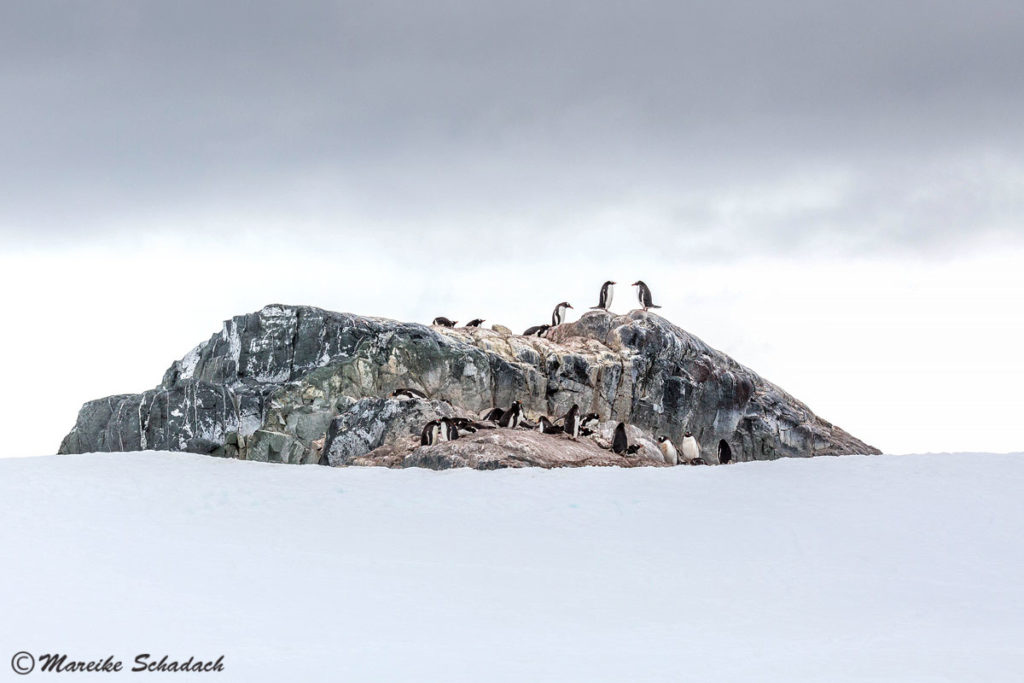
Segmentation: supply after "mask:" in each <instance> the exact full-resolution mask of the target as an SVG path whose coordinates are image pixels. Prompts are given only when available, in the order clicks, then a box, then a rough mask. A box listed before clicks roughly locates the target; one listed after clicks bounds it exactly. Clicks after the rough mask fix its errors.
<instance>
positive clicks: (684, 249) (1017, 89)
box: [0, 0, 1024, 455]
mask: <svg viewBox="0 0 1024 683" xmlns="http://www.w3.org/2000/svg"><path fill="white" fill-rule="evenodd" d="M0 92H2V93H3V96H2V97H0V188H2V193H3V194H2V197H3V201H0V238H2V240H3V250H2V253H0V285H2V287H3V291H4V292H5V294H4V308H5V314H6V315H5V325H4V328H5V332H4V334H3V335H2V340H0V352H2V354H3V355H2V357H3V358H4V359H5V360H6V362H7V364H8V367H7V372H6V373H5V374H6V377H7V382H6V390H5V391H4V392H2V393H3V396H2V398H0V409H2V411H3V415H4V416H5V418H6V426H7V428H8V429H7V435H6V446H5V448H6V449H7V450H8V451H9V452H5V453H4V455H21V454H40V453H51V452H54V451H55V450H56V447H57V445H58V444H59V442H60V439H61V437H62V436H63V434H64V433H65V432H66V431H67V430H68V429H69V428H70V426H71V425H72V424H73V423H74V418H75V414H76V412H77V408H78V406H79V405H80V404H81V403H82V402H83V401H85V400H88V399H91V398H96V397H100V396H104V395H108V394H113V393H126V392H136V391H141V390H144V389H147V388H150V387H152V386H154V385H155V384H156V383H157V382H158V381H159V380H160V377H161V375H162V373H163V370H164V369H165V368H166V367H167V366H168V365H169V364H170V362H171V361H172V360H173V359H175V358H179V357H181V356H182V355H183V354H184V353H185V352H186V351H187V350H188V349H189V348H191V347H192V346H194V345H195V344H197V343H198V342H200V341H202V340H204V339H206V338H207V337H208V336H209V335H210V334H211V333H213V332H215V331H216V330H217V329H219V326H220V322H221V321H222V320H223V319H225V318H227V317H230V316H231V315H235V314H239V313H244V312H248V311H252V310H255V309H258V308H259V307H261V306H262V305H264V304H267V303H273V302H282V303H306V304H312V305H319V306H323V307H326V308H330V309H334V310H345V311H351V312H355V313H363V314H370V315H381V316H387V317H394V318H400V319H403V320H418V321H424V322H426V321H429V320H430V319H432V318H433V317H434V316H436V315H448V316H449V317H453V318H457V319H468V318H470V317H477V316H479V317H484V318H488V320H489V322H499V323H503V324H506V325H509V326H511V327H514V328H519V327H526V326H528V325H530V324H534V323H538V322H541V321H543V320H544V319H546V318H547V317H549V315H550V310H551V308H552V306H553V305H554V304H555V303H557V302H558V301H561V300H563V299H568V300H569V301H571V302H573V303H574V305H576V306H577V308H583V307H586V306H591V305H593V304H595V303H596V300H597V289H598V287H599V286H600V283H601V282H602V281H604V280H605V279H608V278H611V279H615V280H618V281H619V282H623V281H624V282H627V283H628V282H632V281H633V280H635V279H638V278H643V279H644V280H646V281H647V282H648V283H649V284H650V285H651V287H652V289H653V290H654V293H655V298H656V300H660V303H661V304H662V305H663V306H664V308H663V309H662V313H663V314H664V315H665V316H666V317H668V318H669V319H671V320H673V321H674V322H676V323H677V324H679V325H680V326H682V327H684V328H685V329H687V330H689V331H691V332H693V333H694V334H696V335H698V336H700V337H702V338H703V339H704V340H705V341H707V342H708V343H709V344H711V345H712V346H715V347H717V348H719V349H721V350H723V351H725V352H726V353H729V354H730V355H732V356H734V357H735V358H736V359H737V360H739V361H740V362H742V363H744V364H746V365H748V366H749V367H751V368H753V369H754V370H756V371H758V372H759V373H761V374H762V375H763V376H765V377H766V378H768V379H770V380H772V381H774V382H776V383H777V384H779V385H780V386H782V387H784V388H785V389H787V390H789V391H790V392H791V393H793V394H794V395H795V396H797V397H798V398H800V399H801V400H803V401H805V402H806V403H808V404H809V405H810V407H811V408H812V409H813V410H815V411H816V412H817V413H818V414H819V415H821V416H823V417H825V418H826V419H829V420H831V421H833V422H835V423H836V424H839V425H841V426H843V427H845V428H847V429H848V430H849V431H851V432H852V433H854V434H855V435H856V436H858V437H860V438H862V439H864V440H866V441H868V442H869V443H872V444H874V445H877V446H878V447H880V448H882V449H884V450H886V451H889V452H897V453H899V452H921V451H943V450H960V451H963V450H972V451H973V450H998V451H1007V450H1024V439H1022V438H1021V432H1020V424H1021V421H1020V420H1021V418H1020V416H1021V415H1022V413H1024V400H1022V398H1021V387H1022V385H1024V360H1022V359H1021V354H1020V349H1021V348H1024V314H1022V313H1021V311H1022V310H1024V305H1022V304H1024V126H1022V125H1021V121H1024V4H1022V3H1020V2H1019V1H1018V0H1013V1H1006V2H998V1H985V0H980V1H979V0H973V1H971V2H967V1H964V2H942V3H939V2H923V1H919V2H893V1H891V0H890V1H887V2H884V3H883V2H864V1H860V2H821V1H820V0H814V1H811V0H808V1H806V2H804V1H798V0H785V1H781V2H772V3H765V2H729V1H726V2H721V1H719V2H714V3H705V2H701V3H688V2H668V1H667V0H664V1H663V0H658V1H654V2H643V1H637V0H631V2H628V3H626V2H621V3H620V2H603V1H588V2H572V1H565V2H559V3H549V2H531V1H523V0H519V1H517V2H514V3H513V2H501V3H489V2H472V3H470V2H430V3H411V2H402V3H395V2H387V1H380V0H375V1H374V2H372V3H371V2H366V3H355V2H307V3H302V4H301V6H300V5H297V4H294V3H270V2H264V1H263V0H256V1H253V2H219V3H210V2H206V1H203V2H188V1H184V0H178V1H176V2H146V1H141V2H132V3H126V2H122V1H117V2H102V1H99V0H94V1H92V2H88V3H82V2H50V1H47V0H38V1H35V2H7V3H3V4H2V5H0ZM625 294H626V292H625V291H620V294H619V297H618V300H617V305H616V307H615V308H616V309H619V310H626V309H627V304H628V303H630V302H628V301H627V300H626V296H625Z"/></svg>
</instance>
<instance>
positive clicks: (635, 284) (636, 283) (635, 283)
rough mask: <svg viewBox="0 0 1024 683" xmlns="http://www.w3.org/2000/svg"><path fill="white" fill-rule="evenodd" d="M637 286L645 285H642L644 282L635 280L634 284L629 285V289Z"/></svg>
mask: <svg viewBox="0 0 1024 683" xmlns="http://www.w3.org/2000/svg"><path fill="white" fill-rule="evenodd" d="M637 285H643V286H646V285H644V281H643V280H637V281H636V282H634V283H633V284H631V285H630V287H636V286H637Z"/></svg>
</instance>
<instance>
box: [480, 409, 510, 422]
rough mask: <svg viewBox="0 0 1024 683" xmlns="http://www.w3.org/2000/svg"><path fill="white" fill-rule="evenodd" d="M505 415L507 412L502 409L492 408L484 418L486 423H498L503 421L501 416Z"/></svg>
mask: <svg viewBox="0 0 1024 683" xmlns="http://www.w3.org/2000/svg"><path fill="white" fill-rule="evenodd" d="M504 414H505V411H504V410H502V409H501V408H491V409H490V410H488V411H487V414H486V415H484V416H483V420H484V421H490V422H497V421H498V420H500V419H501V416H502V415H504Z"/></svg>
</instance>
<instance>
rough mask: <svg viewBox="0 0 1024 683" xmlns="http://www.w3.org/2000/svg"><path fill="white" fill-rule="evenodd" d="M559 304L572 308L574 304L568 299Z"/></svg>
mask: <svg viewBox="0 0 1024 683" xmlns="http://www.w3.org/2000/svg"><path fill="white" fill-rule="evenodd" d="M558 305H559V306H565V307H566V308H572V304H571V303H569V302H568V301H563V302H562V303H560V304H558Z"/></svg>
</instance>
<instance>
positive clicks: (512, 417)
mask: <svg viewBox="0 0 1024 683" xmlns="http://www.w3.org/2000/svg"><path fill="white" fill-rule="evenodd" d="M522 419H523V404H522V403H520V402H519V401H512V406H511V407H510V408H509V409H508V410H506V411H505V413H504V414H503V415H502V416H501V419H500V420H498V426H499V427H508V428H510V429H515V428H516V427H518V426H519V422H520V420H522Z"/></svg>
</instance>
